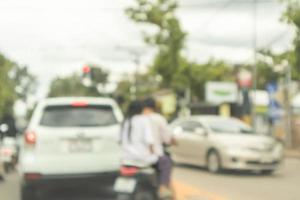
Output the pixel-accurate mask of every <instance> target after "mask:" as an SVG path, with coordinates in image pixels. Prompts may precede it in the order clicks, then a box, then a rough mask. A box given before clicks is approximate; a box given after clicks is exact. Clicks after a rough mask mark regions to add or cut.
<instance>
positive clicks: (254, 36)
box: [251, 0, 257, 131]
mask: <svg viewBox="0 0 300 200" xmlns="http://www.w3.org/2000/svg"><path fill="white" fill-rule="evenodd" d="M252 42H253V69H252V81H253V83H252V84H253V86H252V102H251V105H252V110H251V115H252V125H253V127H254V130H255V131H256V128H257V127H256V108H255V102H256V90H257V66H256V64H257V0H253V41H252Z"/></svg>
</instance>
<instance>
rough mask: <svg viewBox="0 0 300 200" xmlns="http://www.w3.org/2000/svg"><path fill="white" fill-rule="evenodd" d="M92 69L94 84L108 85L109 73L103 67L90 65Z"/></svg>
mask: <svg viewBox="0 0 300 200" xmlns="http://www.w3.org/2000/svg"><path fill="white" fill-rule="evenodd" d="M89 66H90V67H91V69H92V82H93V84H94V85H97V84H103V85H105V84H107V82H108V77H109V73H108V72H107V71H105V70H104V69H103V68H102V67H101V66H98V65H89Z"/></svg>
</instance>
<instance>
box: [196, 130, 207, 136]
mask: <svg viewBox="0 0 300 200" xmlns="http://www.w3.org/2000/svg"><path fill="white" fill-rule="evenodd" d="M195 134H197V135H201V136H206V131H205V129H204V128H196V129H195Z"/></svg>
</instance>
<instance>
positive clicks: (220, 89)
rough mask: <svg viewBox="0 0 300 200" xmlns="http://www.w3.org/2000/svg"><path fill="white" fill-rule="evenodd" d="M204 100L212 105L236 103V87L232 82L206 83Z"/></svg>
mask: <svg viewBox="0 0 300 200" xmlns="http://www.w3.org/2000/svg"><path fill="white" fill-rule="evenodd" d="M205 100H206V102H208V103H212V104H222V103H236V102H237V101H238V86H237V84H236V83H233V82H207V83H206V85H205Z"/></svg>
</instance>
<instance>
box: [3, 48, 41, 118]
mask: <svg viewBox="0 0 300 200" xmlns="http://www.w3.org/2000/svg"><path fill="white" fill-rule="evenodd" d="M35 84H36V82H35V77H34V76H33V75H32V74H30V73H29V72H28V70H27V68H26V67H21V66H19V65H17V64H16V63H14V62H12V61H11V60H9V59H8V58H6V57H5V56H4V55H2V54H0V117H1V116H2V115H3V114H4V113H10V114H13V106H14V102H15V100H16V99H21V100H24V101H26V99H27V97H28V95H30V94H32V93H33V92H34V88H35Z"/></svg>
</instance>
